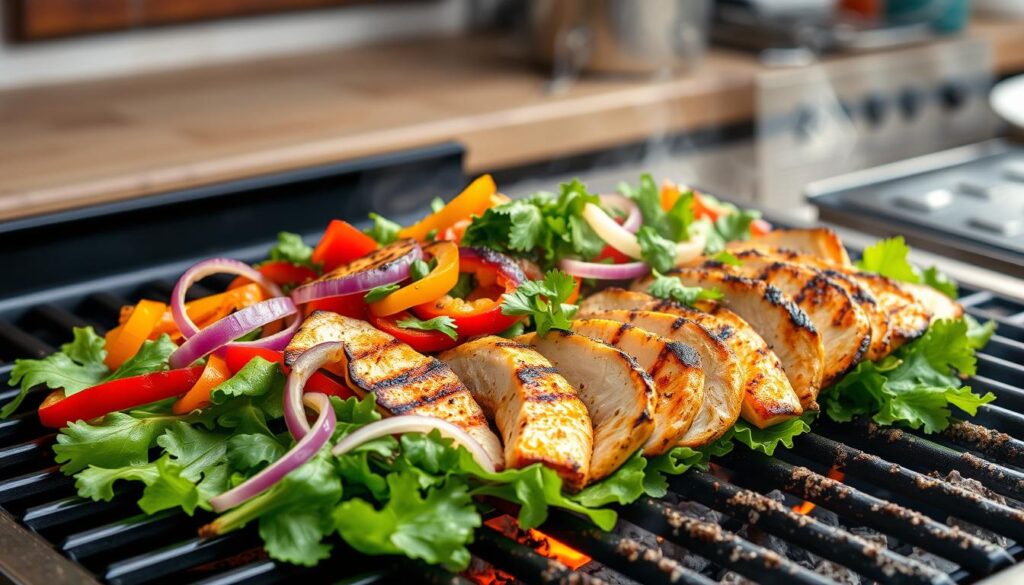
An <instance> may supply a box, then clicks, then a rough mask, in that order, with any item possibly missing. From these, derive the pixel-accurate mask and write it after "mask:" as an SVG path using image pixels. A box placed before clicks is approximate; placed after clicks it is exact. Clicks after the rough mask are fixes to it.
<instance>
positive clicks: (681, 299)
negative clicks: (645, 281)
mask: <svg viewBox="0 0 1024 585" xmlns="http://www.w3.org/2000/svg"><path fill="white" fill-rule="evenodd" d="M652 272H653V274H654V282H652V283H651V285H650V286H649V287H647V292H649V293H651V296H655V297H658V298H659V299H665V300H668V301H675V302H677V303H680V304H683V305H687V306H691V307H692V306H693V304H694V303H696V302H697V301H703V300H718V299H720V298H722V293H721V292H719V290H718V289H711V290H708V289H706V288H702V287H699V286H686V285H684V284H683V282H682V281H681V280H680V279H679V277H677V276H665V275H664V274H662V273H660V272H658V271H657V270H654V271H652Z"/></svg>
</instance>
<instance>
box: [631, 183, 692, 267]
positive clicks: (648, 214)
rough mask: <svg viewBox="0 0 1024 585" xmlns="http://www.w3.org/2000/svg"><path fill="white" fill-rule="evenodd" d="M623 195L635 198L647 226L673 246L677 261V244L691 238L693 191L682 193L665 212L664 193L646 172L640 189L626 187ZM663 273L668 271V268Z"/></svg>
mask: <svg viewBox="0 0 1024 585" xmlns="http://www.w3.org/2000/svg"><path fill="white" fill-rule="evenodd" d="M620 189H621V187H620ZM623 192H624V194H625V195H626V196H627V197H629V198H631V199H633V200H634V201H635V202H636V204H637V207H639V208H640V215H642V216H643V220H644V221H643V225H644V227H647V228H650V229H651V230H653V232H654V234H656V235H657V236H659V237H661V238H663V239H666V240H669V241H670V242H672V243H673V261H674V259H675V258H674V254H675V246H674V243H675V242H679V241H683V240H688V239H689V238H690V225H691V224H692V223H693V191H689V190H688V191H685V192H683V193H681V194H680V196H679V198H678V199H676V201H675V203H673V204H672V208H671V209H669V210H668V211H665V210H664V209H662V207H661V190H660V189H659V188H658V185H657V183H655V182H654V178H653V177H651V175H649V174H646V173H645V174H643V175H641V176H640V184H639V186H638V187H637V188H635V189H633V188H630V187H628V186H626V188H625V189H623ZM662 270H668V268H663V269H662Z"/></svg>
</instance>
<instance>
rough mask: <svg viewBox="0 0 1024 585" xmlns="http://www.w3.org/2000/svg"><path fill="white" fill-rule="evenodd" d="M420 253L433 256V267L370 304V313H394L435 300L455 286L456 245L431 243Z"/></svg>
mask: <svg viewBox="0 0 1024 585" xmlns="http://www.w3.org/2000/svg"><path fill="white" fill-rule="evenodd" d="M423 252H424V253H426V254H429V255H431V256H433V257H434V259H436V260H437V266H436V267H434V269H433V270H431V271H430V273H429V274H427V275H426V276H424V277H423V278H421V279H419V280H417V281H416V282H414V283H412V284H410V285H408V286H404V287H402V288H400V289H398V290H396V291H395V292H393V293H391V294H389V295H388V296H386V297H384V298H383V299H381V300H379V301H377V302H375V303H371V304H370V314H371V315H374V316H377V317H387V316H388V315H394V314H395V313H398V312H400V311H404V310H406V309H408V308H411V307H415V306H416V305H422V304H423V303H429V302H430V301H433V300H436V299H439V298H441V297H443V296H444V295H446V294H448V291H450V290H452V288H454V287H455V284H456V283H458V281H459V247H458V246H456V245H455V243H454V242H435V243H433V244H430V245H428V246H424V247H423Z"/></svg>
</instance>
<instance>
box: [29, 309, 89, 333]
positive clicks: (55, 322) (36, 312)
mask: <svg viewBox="0 0 1024 585" xmlns="http://www.w3.org/2000/svg"><path fill="white" fill-rule="evenodd" d="M25 321H26V322H28V323H32V324H36V325H38V326H40V327H43V328H44V329H46V330H47V331H49V332H51V333H53V334H54V335H59V336H66V335H67V334H68V333H70V332H71V330H72V329H74V328H75V327H87V326H90V325H94V324H93V323H91V322H89V321H87V320H85V319H83V318H82V317H79V316H78V315H75V314H74V313H71V312H70V311H66V310H64V309H62V308H60V307H58V306H56V305H39V306H37V307H33V308H32V310H31V311H29V312H28V315H27V316H26V317H25ZM102 334H103V333H102V332H100V335H102Z"/></svg>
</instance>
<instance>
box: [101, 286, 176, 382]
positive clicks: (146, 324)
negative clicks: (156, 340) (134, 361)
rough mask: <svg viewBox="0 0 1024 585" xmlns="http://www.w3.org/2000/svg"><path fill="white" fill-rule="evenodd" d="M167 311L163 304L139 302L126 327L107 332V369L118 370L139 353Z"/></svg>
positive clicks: (146, 301) (126, 322)
mask: <svg viewBox="0 0 1024 585" xmlns="http://www.w3.org/2000/svg"><path fill="white" fill-rule="evenodd" d="M166 311H167V305H165V304H163V303H158V302H157V301H150V300H145V299H143V300H141V301H139V304H137V305H135V309H134V310H132V313H131V316H129V317H128V320H127V321H125V322H124V325H121V326H120V327H117V328H116V329H112V330H110V331H109V332H107V336H106V342H107V343H106V348H107V358H106V360H104V362H105V363H106V364H107V367H108V368H110V369H111V370H116V369H117V368H119V367H121V364H123V363H124V362H126V361H128V359H129V358H131V357H132V356H133V355H135V354H136V353H138V351H139V348H140V347H142V343H143V342H144V341H146V340H147V339H149V336H150V334H151V333H153V330H154V329H156V326H157V324H158V323H159V322H160V319H161V318H162V317H163V315H164V313H165V312H166Z"/></svg>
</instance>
